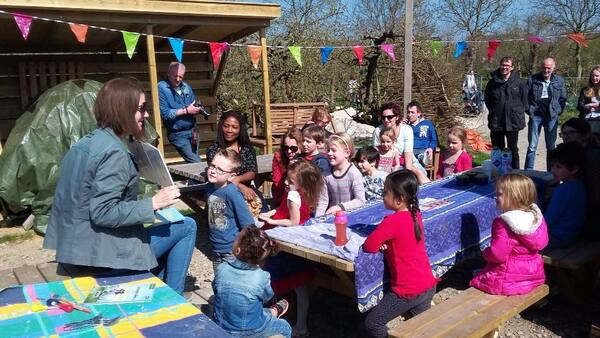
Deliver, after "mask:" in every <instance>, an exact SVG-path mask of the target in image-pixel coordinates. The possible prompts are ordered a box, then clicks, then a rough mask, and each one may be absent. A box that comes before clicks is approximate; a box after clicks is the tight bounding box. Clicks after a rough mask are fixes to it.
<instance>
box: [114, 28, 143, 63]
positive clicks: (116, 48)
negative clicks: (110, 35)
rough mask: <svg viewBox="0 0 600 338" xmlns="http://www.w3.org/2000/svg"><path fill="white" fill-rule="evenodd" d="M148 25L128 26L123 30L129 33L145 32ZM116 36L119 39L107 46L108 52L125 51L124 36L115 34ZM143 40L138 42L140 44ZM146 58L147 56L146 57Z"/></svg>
mask: <svg viewBox="0 0 600 338" xmlns="http://www.w3.org/2000/svg"><path fill="white" fill-rule="evenodd" d="M146 27H147V25H140V24H131V25H128V26H127V27H125V28H123V30H124V31H128V32H135V33H137V32H143V31H144V30H145V29H146ZM114 34H115V35H118V37H115V39H114V40H112V41H111V42H109V43H108V44H107V45H106V47H105V48H106V51H107V52H113V53H114V52H118V51H123V50H125V41H123V34H117V33H114ZM142 40H143V39H139V40H138V44H139V43H140V42H141V41H142ZM135 50H136V51H138V52H139V50H138V48H137V47H136V49H135ZM144 58H145V55H144Z"/></svg>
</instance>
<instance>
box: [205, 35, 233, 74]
mask: <svg viewBox="0 0 600 338" xmlns="http://www.w3.org/2000/svg"><path fill="white" fill-rule="evenodd" d="M208 44H209V45H210V54H211V55H212V59H213V65H214V68H215V69H218V68H219V65H220V64H221V56H223V53H224V52H226V51H227V50H229V44H228V43H227V42H209V43H208Z"/></svg>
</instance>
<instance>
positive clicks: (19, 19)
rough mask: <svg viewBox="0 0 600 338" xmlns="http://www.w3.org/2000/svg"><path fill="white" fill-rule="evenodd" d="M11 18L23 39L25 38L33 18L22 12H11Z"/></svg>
mask: <svg viewBox="0 0 600 338" xmlns="http://www.w3.org/2000/svg"><path fill="white" fill-rule="evenodd" d="M13 18H14V19H15V22H16V23H17V26H18V27H19V30H20V31H21V36H23V39H25V40H27V37H28V36H29V27H31V21H33V18H32V17H30V16H29V15H23V14H13Z"/></svg>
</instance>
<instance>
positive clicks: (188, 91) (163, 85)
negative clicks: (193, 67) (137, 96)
mask: <svg viewBox="0 0 600 338" xmlns="http://www.w3.org/2000/svg"><path fill="white" fill-rule="evenodd" d="M194 100H196V96H194V92H193V91H192V87H190V86H189V85H188V84H187V83H185V82H181V95H179V94H178V93H177V91H175V89H174V88H173V87H172V86H171V83H170V82H169V81H165V80H163V81H160V82H159V83H158V101H159V104H160V116H161V117H162V119H163V121H164V122H165V126H166V127H167V132H168V133H171V132H177V131H186V130H192V129H193V128H194V126H195V125H196V117H195V116H194V115H181V116H177V110H178V109H182V108H185V107H187V106H189V105H190V104H191V103H192V102H194Z"/></svg>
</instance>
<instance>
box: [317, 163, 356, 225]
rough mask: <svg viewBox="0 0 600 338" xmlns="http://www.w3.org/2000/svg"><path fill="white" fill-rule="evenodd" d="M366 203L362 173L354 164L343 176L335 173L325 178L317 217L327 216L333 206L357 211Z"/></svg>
mask: <svg viewBox="0 0 600 338" xmlns="http://www.w3.org/2000/svg"><path fill="white" fill-rule="evenodd" d="M364 203H365V187H364V186H363V177H362V174H361V173H360V171H359V170H358V169H357V168H356V167H355V166H354V165H353V164H352V165H350V166H349V167H348V170H346V172H345V173H344V174H342V175H341V176H335V175H334V174H333V173H331V174H330V175H327V176H325V185H324V188H323V189H322V190H321V195H320V196H319V203H318V204H317V210H316V211H315V216H321V215H324V214H325V211H327V209H328V208H329V207H331V206H334V205H340V206H341V207H342V208H343V209H344V210H350V209H355V208H358V207H360V206H362V205H363V204H364Z"/></svg>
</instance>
